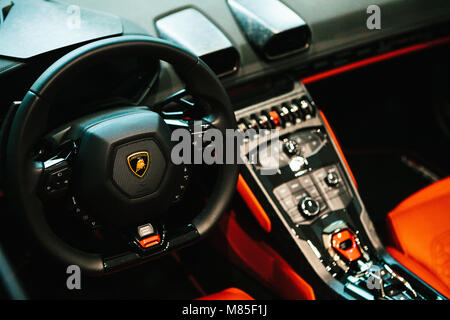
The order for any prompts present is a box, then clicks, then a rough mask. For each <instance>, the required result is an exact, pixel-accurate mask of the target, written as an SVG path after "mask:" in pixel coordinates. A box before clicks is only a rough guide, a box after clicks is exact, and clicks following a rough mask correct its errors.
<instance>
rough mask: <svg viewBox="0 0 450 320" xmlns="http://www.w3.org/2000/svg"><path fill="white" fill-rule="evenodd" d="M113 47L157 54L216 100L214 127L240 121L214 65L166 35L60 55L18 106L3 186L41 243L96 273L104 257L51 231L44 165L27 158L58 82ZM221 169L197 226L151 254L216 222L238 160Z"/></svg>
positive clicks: (195, 91)
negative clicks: (40, 191) (42, 187)
mask: <svg viewBox="0 0 450 320" xmlns="http://www.w3.org/2000/svg"><path fill="white" fill-rule="evenodd" d="M112 52H114V53H127V54H133V53H139V54H140V55H142V54H145V55H148V56H149V57H151V58H153V59H155V58H156V59H159V60H163V61H166V62H168V63H169V64H171V65H172V66H173V67H174V68H175V70H176V71H177V73H178V75H179V76H180V78H181V79H182V80H183V81H184V83H185V84H186V88H188V89H189V91H190V92H191V93H192V95H193V96H199V97H202V98H204V99H206V100H208V101H213V102H214V103H213V104H212V106H213V108H212V112H211V115H210V119H211V121H212V124H213V125H214V127H215V128H217V129H219V130H221V131H222V132H225V129H226V128H235V127H236V120H235V117H234V112H233V110H232V107H231V103H230V100H229V98H228V95H227V93H226V92H225V90H224V88H223V87H222V85H221V83H220V81H219V80H218V78H217V77H216V75H215V74H214V73H213V72H212V71H211V70H210V68H209V67H208V66H207V65H206V64H205V63H203V62H202V61H201V60H200V59H199V58H198V57H197V56H195V55H193V54H192V53H190V52H188V51H186V50H184V49H181V48H179V47H176V46H174V45H172V44H170V43H169V42H167V41H164V40H160V39H155V38H151V37H148V36H121V37H115V38H108V39H104V40H100V41H96V42H94V43H90V44H87V45H85V46H82V47H80V48H78V49H76V50H74V51H72V52H70V53H68V54H67V55H65V56H63V57H62V58H60V59H59V60H58V61H56V62H55V63H54V64H53V65H51V66H50V67H49V68H48V69H47V70H46V71H45V72H44V73H43V74H42V75H41V76H40V77H39V78H38V79H37V80H36V82H35V83H34V84H33V85H32V87H31V88H30V90H29V91H28V92H27V94H26V95H25V97H24V99H23V101H22V103H21V105H20V106H19V108H18V110H17V113H16V115H15V117H14V120H13V123H12V126H11V130H10V135H9V139H8V144H7V157H6V166H7V168H9V169H8V170H7V172H6V181H7V183H6V186H7V189H6V190H5V191H6V192H7V193H8V196H9V197H10V198H11V199H12V203H13V206H14V208H15V209H16V210H17V211H18V212H19V213H20V214H21V215H22V217H23V220H24V222H25V223H26V225H27V226H28V227H29V228H30V231H31V234H32V236H33V237H34V238H35V239H36V240H37V243H38V244H40V245H41V246H42V247H44V249H46V250H47V251H48V252H49V253H50V254H52V255H53V256H55V257H56V258H58V259H59V260H60V261H62V262H63V263H65V264H67V265H72V264H75V265H78V266H80V267H81V268H82V269H83V270H84V271H86V272H89V273H93V274H101V273H104V272H108V271H109V270H107V269H108V264H107V263H105V257H103V256H102V255H101V254H94V253H88V252H85V251H81V250H79V249H77V248H74V247H72V246H70V245H69V244H67V243H66V242H65V241H63V240H62V239H60V238H59V237H58V236H57V235H56V234H55V233H54V232H53V231H52V229H51V227H50V226H49V224H48V221H47V220H46V218H45V214H44V208H43V204H42V202H41V200H40V199H39V197H38V195H37V193H36V188H35V187H36V186H37V185H38V181H39V179H40V176H41V174H42V172H43V168H42V167H40V166H36V163H33V162H32V161H31V159H29V153H30V152H31V149H32V147H33V146H34V145H35V144H36V143H37V142H38V140H39V139H40V138H41V137H42V136H43V135H44V134H45V133H46V132H45V131H46V124H47V119H48V116H49V110H50V107H51V106H52V103H53V101H54V99H55V97H56V95H57V93H58V91H59V90H60V88H61V87H63V86H64V85H67V81H69V80H68V79H69V78H70V75H71V73H72V72H73V71H74V70H77V69H78V68H80V67H84V66H87V65H89V64H92V63H95V62H96V61H99V60H100V59H102V58H104V57H107V56H108V55H109V54H111V53H112ZM218 173H219V174H218V179H217V182H216V185H215V187H214V190H213V192H212V194H211V196H210V197H209V199H208V202H207V204H206V206H205V207H204V209H203V210H202V211H201V212H200V214H198V215H197V216H196V217H195V218H194V219H193V221H192V222H191V224H192V226H193V229H191V230H190V233H189V235H183V234H182V235H180V237H178V238H177V239H176V240H174V241H173V245H172V247H170V248H169V249H167V250H165V251H164V252H158V253H157V254H154V255H152V256H151V257H153V258H154V257H155V256H160V255H161V254H163V253H165V252H167V251H169V250H171V249H176V248H177V247H180V246H184V245H186V244H188V243H189V242H192V241H195V240H196V239H198V238H200V237H202V236H204V235H206V234H207V233H208V232H209V231H210V230H211V229H212V228H213V227H214V225H215V224H216V223H217V222H218V220H219V219H220V217H221V216H222V214H223V213H224V212H225V210H226V207H227V204H228V203H229V202H230V200H231V199H232V196H233V194H234V192H235V186H236V182H237V176H238V165H237V164H224V165H220V166H218ZM148 258H150V256H148V257H143V258H142V259H141V260H139V261H133V263H138V262H143V261H146V260H148ZM125 264H127V263H124V265H125ZM119 267H122V266H119ZM114 268H115V267H114ZM111 270H112V269H111Z"/></svg>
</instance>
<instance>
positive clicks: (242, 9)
mask: <svg viewBox="0 0 450 320" xmlns="http://www.w3.org/2000/svg"><path fill="white" fill-rule="evenodd" d="M228 5H229V7H230V9H231V11H232V13H233V15H234V16H235V18H236V21H237V22H238V24H239V25H240V27H241V29H242V30H243V32H244V33H245V35H246V36H247V39H248V40H249V42H250V43H251V45H252V46H253V47H254V48H255V49H256V50H257V51H258V52H259V53H260V54H262V55H263V56H264V57H265V58H266V59H269V60H275V59H280V58H283V57H286V56H288V55H292V54H294V53H297V52H300V51H302V50H305V49H307V48H308V47H309V42H310V38H311V32H310V30H309V27H308V26H307V24H306V23H305V21H303V19H302V18H300V17H299V16H298V15H297V14H296V13H295V12H294V11H292V10H291V9H289V8H288V7H287V6H286V5H284V4H283V3H281V2H280V1H278V0H228Z"/></svg>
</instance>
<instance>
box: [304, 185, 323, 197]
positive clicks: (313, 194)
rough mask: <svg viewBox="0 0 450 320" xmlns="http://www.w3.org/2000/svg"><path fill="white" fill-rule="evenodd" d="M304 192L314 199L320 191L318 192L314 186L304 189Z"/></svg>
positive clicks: (318, 195)
mask: <svg viewBox="0 0 450 320" xmlns="http://www.w3.org/2000/svg"><path fill="white" fill-rule="evenodd" d="M306 192H307V193H308V194H309V196H310V197H311V198H314V199H316V198H319V197H320V193H319V191H318V190H317V188H316V187H315V186H313V187H311V188H308V189H306Z"/></svg>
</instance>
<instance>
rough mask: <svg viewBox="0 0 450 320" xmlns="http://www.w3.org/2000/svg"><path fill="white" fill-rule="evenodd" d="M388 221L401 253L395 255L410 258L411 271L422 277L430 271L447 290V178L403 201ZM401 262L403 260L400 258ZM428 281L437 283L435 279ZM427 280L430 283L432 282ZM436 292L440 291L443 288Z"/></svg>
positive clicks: (449, 259) (449, 212)
mask: <svg viewBox="0 0 450 320" xmlns="http://www.w3.org/2000/svg"><path fill="white" fill-rule="evenodd" d="M387 224H388V229H390V236H391V240H392V244H393V246H395V248H396V249H397V250H398V253H400V254H401V255H403V256H402V257H400V255H398V254H397V256H398V257H400V258H407V259H408V261H409V260H411V261H413V262H414V264H415V267H414V269H415V270H416V272H414V271H413V272H414V273H416V275H417V276H419V277H420V278H422V279H424V280H425V278H427V279H431V277H430V276H429V274H427V273H431V274H432V275H433V276H434V278H436V279H438V280H439V282H440V283H441V284H442V285H444V287H445V288H446V289H445V288H444V291H446V290H448V288H450V268H449V267H450V177H449V178H446V179H443V180H440V181H438V182H436V183H434V184H432V185H430V186H428V187H426V188H425V189H423V190H421V191H419V192H417V193H415V194H414V195H412V196H410V197H409V198H407V199H406V200H404V201H403V202H402V203H400V204H399V205H398V206H397V207H396V208H395V209H394V210H392V212H390V213H389V214H388V216H387ZM403 261H406V260H405V259H403ZM399 262H400V261H399ZM409 264H410V265H411V264H412V263H411V262H410V263H409ZM417 266H420V268H419V267H417ZM411 271H412V270H411ZM418 273H420V274H418ZM425 281H426V280H425ZM430 281H432V282H433V283H437V282H436V281H434V280H430ZM426 282H428V281H426ZM428 283H429V284H430V285H432V284H431V282H428ZM432 286H433V285H432ZM439 286H441V285H439ZM436 290H438V289H437V288H436ZM438 291H441V292H442V290H438ZM443 294H444V292H443Z"/></svg>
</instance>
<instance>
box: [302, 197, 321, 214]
mask: <svg viewBox="0 0 450 320" xmlns="http://www.w3.org/2000/svg"><path fill="white" fill-rule="evenodd" d="M298 209H299V210H300V212H301V213H302V214H303V215H304V216H305V217H307V218H312V217H314V216H315V215H317V214H318V213H319V211H320V205H319V203H318V202H317V201H316V200H314V199H312V198H311V197H304V198H302V199H301V200H300V202H299V204H298Z"/></svg>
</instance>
